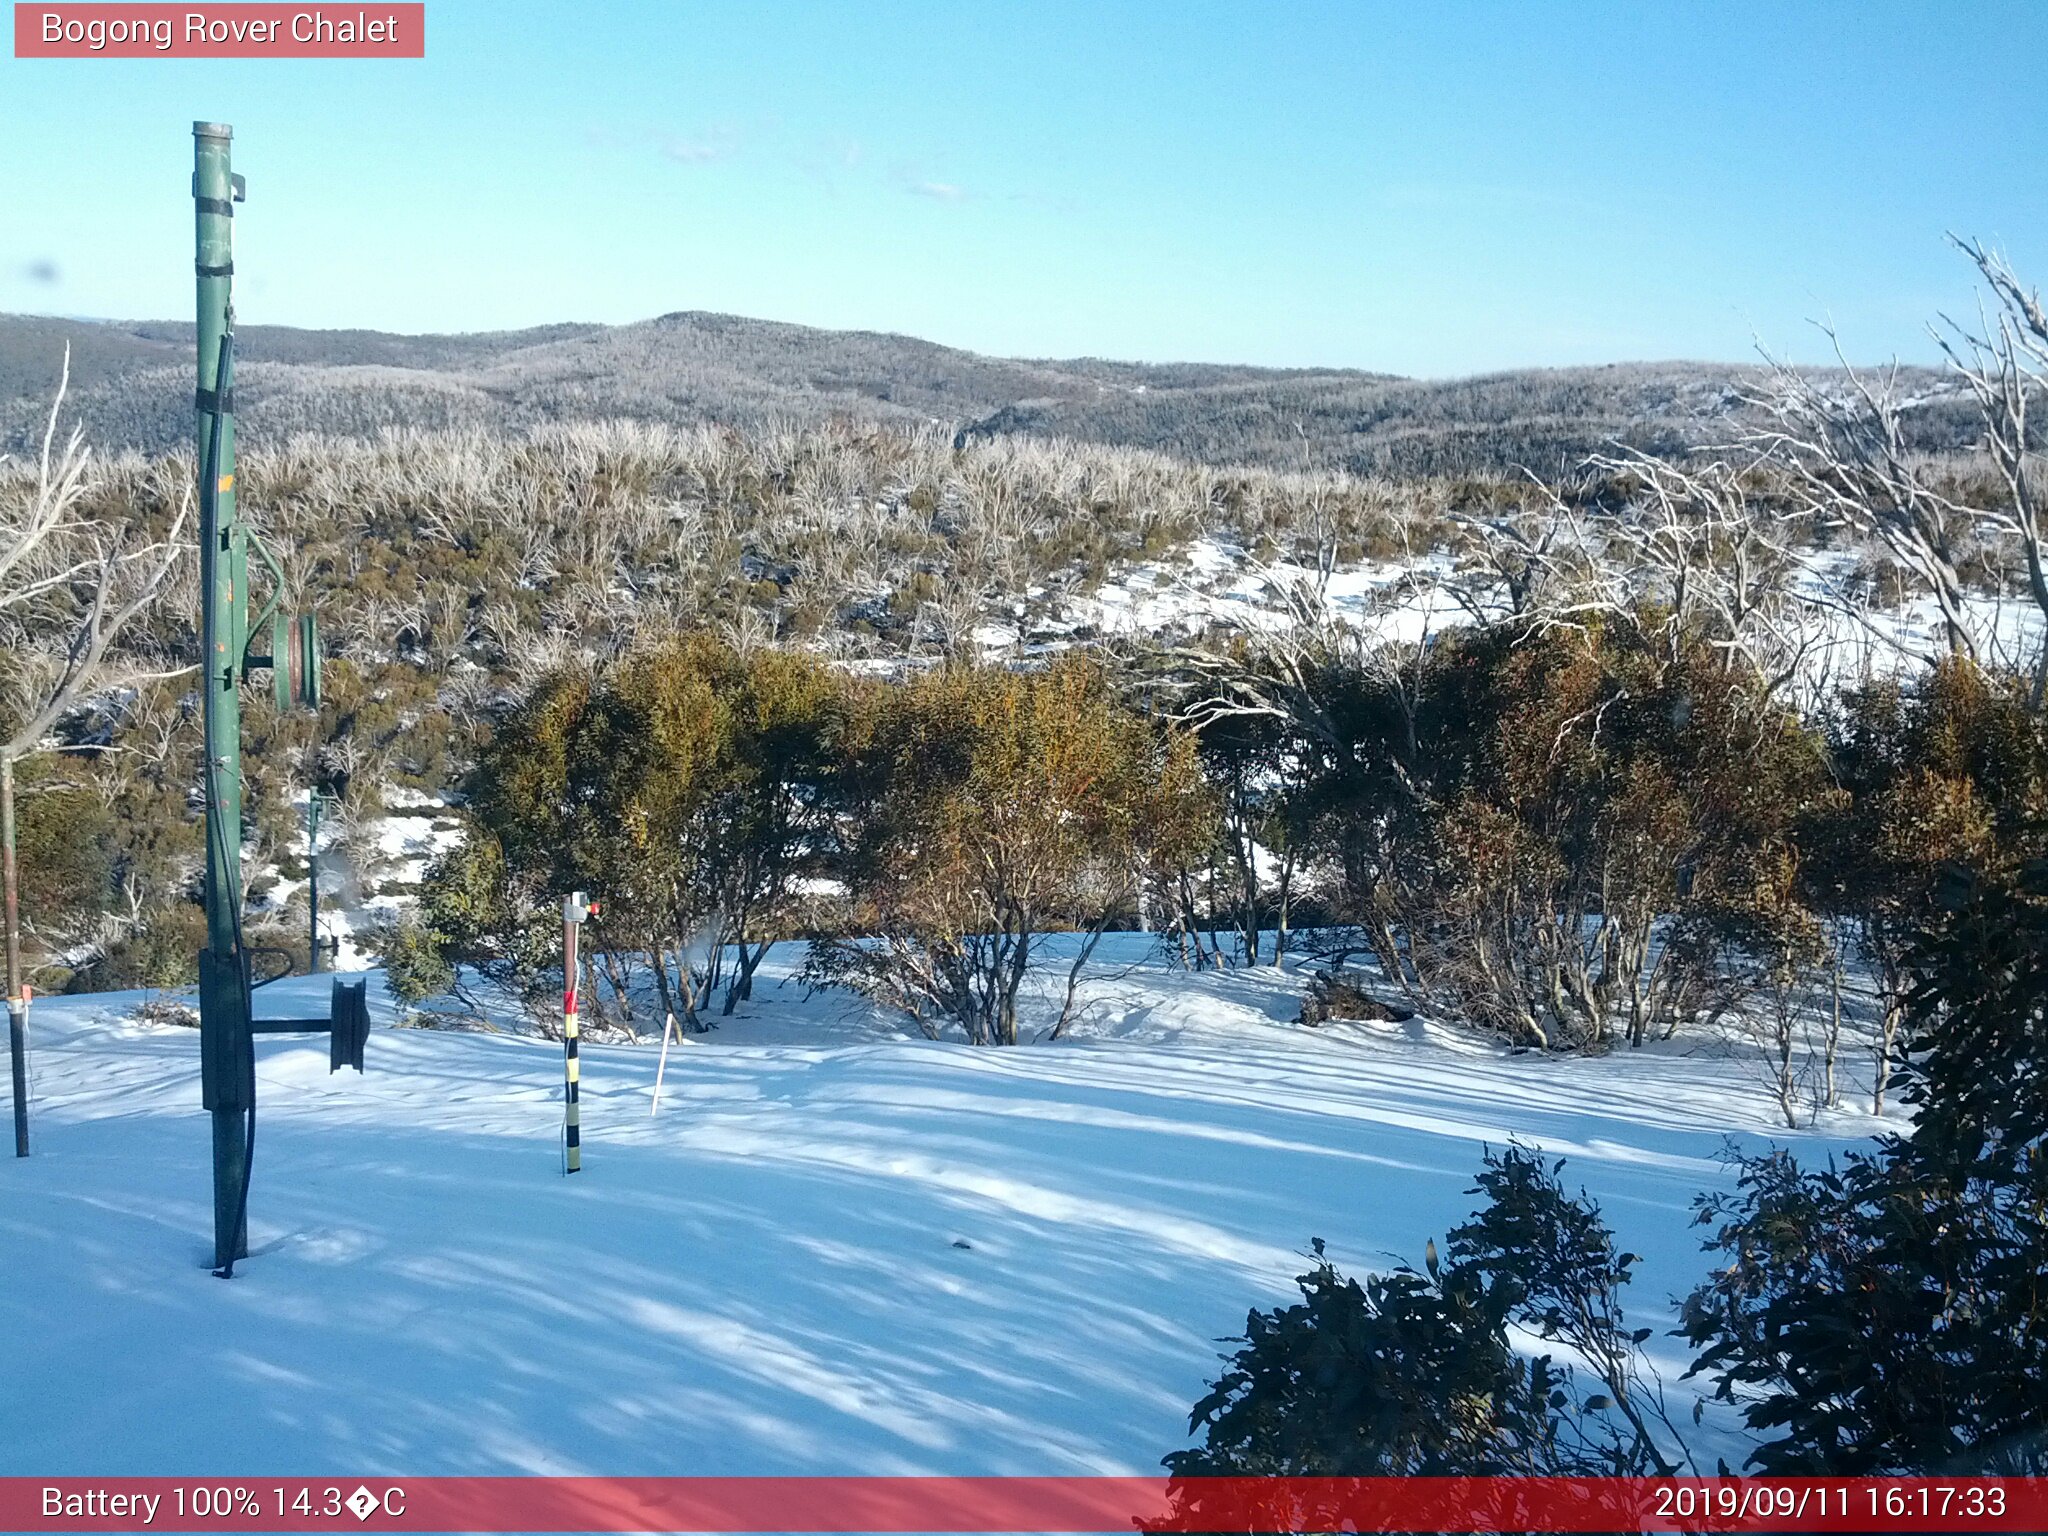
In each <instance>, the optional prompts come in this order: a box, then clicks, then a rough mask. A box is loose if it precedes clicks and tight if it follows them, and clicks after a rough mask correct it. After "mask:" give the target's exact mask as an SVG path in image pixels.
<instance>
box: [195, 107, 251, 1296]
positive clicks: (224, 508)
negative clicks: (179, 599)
mask: <svg viewBox="0 0 2048 1536" xmlns="http://www.w3.org/2000/svg"><path fill="white" fill-rule="evenodd" d="M233 137H234V131H233V130H232V129H231V128H229V127H228V126H227V125H226V124H223V123H194V124H193V125H192V138H193V175H192V198H193V207H194V214H195V219H196V226H195V227H196V250H197V264H196V273H197V278H198V321H199V327H198V329H199V373H198V384H199V388H198V394H197V397H196V404H197V407H198V413H199V424H198V433H199V474H200V487H199V489H200V507H201V510H202V516H201V519H200V523H201V526H200V552H199V565H200V569H199V582H200V613H199V632H200V638H201V643H202V645H203V647H204V651H205V674H206V684H205V693H204V706H205V727H206V762H205V764H204V765H203V766H204V768H205V772H204V774H203V775H202V777H203V779H204V781H205V785H206V832H207V837H206V948H205V950H204V951H202V952H201V954H200V957H199V1036H200V1040H199V1050H200V1065H201V1082H202V1089H203V1093H202V1097H203V1099H204V1102H205V1105H206V1108H207V1110H208V1111H209V1112H210V1113H211V1114H212V1116H213V1255H214V1267H215V1268H220V1267H222V1266H224V1265H227V1264H230V1263H232V1262H233V1261H234V1260H235V1259H238V1258H241V1257H243V1256H245V1255H246V1254H247V1253H248V1251H249V1236H248V1223H247V1220H246V1213H245V1212H244V1210H243V1189H244V1187H245V1180H246V1178H247V1173H248V1157H249V1146H248V1132H247V1126H246V1120H245V1116H246V1115H247V1113H248V1109H249V1105H250V1103H251V1101H252V1100H253V1099H254V1097H255V1090H256V1080H255V1079H256V1072H255V1051H254V1047H253V1044H252V1041H251V1036H250V1030H249V998H248V992H247V987H246V975H245V972H244V970H243V955H242V948H241V896H242V878H241V875H242V747H241V742H242V711H241V701H240V697H239V694H238V692H237V690H238V688H239V687H240V684H241V681H242V668H243V660H242V657H243V651H244V647H245V644H246V640H247V636H246V634H245V630H246V628H247V624H248V585H247V582H246V580H245V575H246V563H247V541H246V539H245V537H244V535H243V531H242V527H241V524H240V522H239V521H238V519H237V518H236V516H235V421H234V396H233V371H232V370H233V353H232V350H231V344H230V349H229V351H228V354H227V364H228V366H227V367H226V368H223V367H222V353H223V339H224V338H225V337H227V336H228V335H229V334H230V332H231V331H232V328H233V309H232V303H233V300H232V293H231V290H232V287H233V283H232V277H233V273H234V177H233V172H232V171H231V170H230V168H229V144H230V141H231V140H232V139H233ZM223 385H224V386H226V387H225V388H222V386H223Z"/></svg>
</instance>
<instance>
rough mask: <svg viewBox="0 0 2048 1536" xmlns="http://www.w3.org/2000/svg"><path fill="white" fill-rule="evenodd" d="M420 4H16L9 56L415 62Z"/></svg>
mask: <svg viewBox="0 0 2048 1536" xmlns="http://www.w3.org/2000/svg"><path fill="white" fill-rule="evenodd" d="M426 53H427V8H426V6H425V5H424V4H417V3H415V4H374V3H373V4H367V5H366V4H360V3H359V4H355V5H271V4H233V5H203V4H202V5H120V4H92V5H64V4H57V5H24V4H19V3H17V4H16V5H15V7H14V56H15V57H16V58H17V59H420V58H425V57H426Z"/></svg>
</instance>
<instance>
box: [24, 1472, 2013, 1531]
mask: <svg viewBox="0 0 2048 1536" xmlns="http://www.w3.org/2000/svg"><path fill="white" fill-rule="evenodd" d="M0 1529H4V1530H8V1531H53V1532H54V1531H492V1532H496V1531H508V1532H512V1531H517V1532H531V1531H606V1532H612V1531H634V1532H641V1531H674V1532H711V1531H734V1532H763V1531H818V1532H832V1533H838V1532H846V1533H883V1532H888V1533H896V1532H910V1531H961V1532H973V1533H993V1532H1009V1531H1047V1532H1090V1531H1107V1532H1120V1533H1144V1532H1160V1533H1182V1532H1195V1531H1276V1532H1277V1531H1338V1530H1354V1531H1359V1532H1367V1531H1473V1532H1479V1531H1546V1532H1548V1531H1558V1532H1587V1531H1699V1532H1719V1531H1730V1532H1735V1531H1743V1532H1762V1531H1781V1532H1795V1531H1863V1532H1882V1531H2043V1530H2048V1478H1968V1477H1957V1478H1877V1479H1873V1478H1699V1479H1688V1478H1672V1479H1663V1478H1654V1479H1653V1478H1541V1477H1539V1478H1228V1477H1226V1478H1192V1479H1180V1480H1176V1481H1173V1482H1170V1483H1169V1482H1168V1481H1166V1480H1165V1479H1162V1478H1139V1477H1128V1478H1126V1477H611V1478H606V1477H559V1478H528V1477H420V1478H404V1477H363V1478H355V1477H344V1478H274V1477H241V1478H229V1479H197V1478H118V1477H117V1478H78V1477H63V1478H48V1479H37V1478H26V1477H15V1478H0Z"/></svg>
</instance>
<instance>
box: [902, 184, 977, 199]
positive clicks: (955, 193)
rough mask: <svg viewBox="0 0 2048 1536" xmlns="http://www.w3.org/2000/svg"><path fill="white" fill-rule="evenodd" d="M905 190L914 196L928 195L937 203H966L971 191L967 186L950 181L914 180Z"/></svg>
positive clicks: (906, 185) (905, 186)
mask: <svg viewBox="0 0 2048 1536" xmlns="http://www.w3.org/2000/svg"><path fill="white" fill-rule="evenodd" d="M904 190H905V191H906V192H909V193H910V194H911V195H912V196H913V197H928V198H930V199H931V200H932V201H933V202H935V203H964V202H966V201H967V199H968V196H969V193H968V191H967V189H966V188H965V187H962V186H958V185H956V184H954V183H953V182H950V181H912V182H907V183H906V184H905V185H904Z"/></svg>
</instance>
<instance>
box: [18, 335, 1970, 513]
mask: <svg viewBox="0 0 2048 1536" xmlns="http://www.w3.org/2000/svg"><path fill="white" fill-rule="evenodd" d="M237 335H238V342H239V347H240V351H239V354H238V357H237V380H236V392H237V397H238V400H239V402H240V405H241V408H242V411H243V418H244V420H243V426H244V430H245V432H246V434H247V435H248V436H249V437H251V438H252V439H254V440H270V441H276V440H279V439H281V438H284V437H288V436H290V435H292V434H295V433H301V432H316V433H322V434H326V435H330V436H344V437H365V436H372V435H374V434H375V433H377V432H378V431H380V430H383V429H386V428H391V427H401V426H402V427H411V428H426V429H434V428H445V427H478V428H489V429H492V430H497V431H503V430H518V429H523V428H527V427H533V426H539V425H545V424H550V423H558V422H570V421H593V420H607V419H615V418H624V419H628V420H635V421H647V422H661V423H664V424H680V425H694V424H706V423H710V424H722V425H731V426H739V427H749V428H754V427H762V426H767V425H775V424H815V423H819V422H823V421H826V420H830V419H833V418H847V419H851V420H854V421H860V422H870V423H877V424H886V423H894V424H899V425H912V424H915V425H937V426H940V427H943V428H944V429H945V430H947V431H949V432H954V433H958V434H961V435H963V436H972V437H997V436H1016V435H1025V436H1059V437H1068V438H1073V439H1076V440H1079V441H1082V442H1094V443H1104V444H1114V445H1119V446H1128V447H1138V448H1154V449H1159V450H1161V451H1164V452H1168V453H1173V454H1176V455H1178V456H1181V457H1184V458H1190V459H1194V460H1198V461H1201V462H1205V463H1210V464H1249V465H1262V466H1266V467H1269V468H1280V469H1312V470H1347V471H1350V472H1352V473H1360V474H1368V473H1369V474H1398V475H1455V474H1462V473H1468V472H1473V471H1489V470H1520V469H1528V470H1531V471H1533V472H1535V473H1537V474H1540V475H1543V476H1545V477H1549V476H1552V475H1554V474H1555V473H1557V472H1558V471H1559V470H1560V469H1562V468H1564V467H1566V466H1568V465H1569V464H1571V463H1574V462H1576V461H1577V460H1578V459H1581V458H1583V457H1584V456H1585V455H1587V454H1588V453H1592V452H1595V451H1599V450H1601V449H1603V448H1607V447H1611V446H1613V445H1615V444H1626V445H1628V446H1631V447H1635V448H1640V449H1643V450H1645V451H1649V452H1656V453H1673V452H1680V451H1683V450H1685V449H1687V448H1689V447H1691V446H1693V445H1695V444H1699V443H1703V442H1722V441H1726V440H1728V439H1729V438H1730V437H1731V436H1733V435H1735V434H1736V433H1737V432H1739V431H1740V430H1742V429H1743V428H1745V427H1750V426H1754V425H1755V424H1756V422H1757V420H1758V417H1757V414H1756V413H1755V412H1754V411H1753V410H1750V409H1748V408H1746V407H1745V406H1744V404H1743V401H1744V398H1745V396H1746V395H1748V394H1749V393H1751V392H1752V391H1754V389H1755V388H1756V387H1757V385H1758V383H1759V380H1760V378H1761V376H1762V375H1761V373H1760V371H1759V370H1758V369H1756V368H1753V367H1748V366H1716V365H1708V364H1693V363H1626V364H1616V365H1613V366H1609V367H1599V368H1567V369H1532V370H1525V371H1522V372H1516V373H1502V374H1493V375H1488V376H1485V377H1480V378H1472V379H1458V380H1448V381H1439V380H1422V379H1402V378H1396V377H1393V376H1391V375H1387V374H1376V373H1368V372H1360V371H1356V370H1349V369H1269V368H1251V367H1241V366H1234V365H1221V364H1207V363H1176V364H1147V363H1120V362H1110V361H1103V360H1101V359H1096V358H1081V359H1072V360H1064V361H1053V360H1029V359H1013V358H991V357H982V356H979V355H977V354H975V353H972V352H965V351H961V350H958V349H957V348H952V347H943V346H938V345H935V344H933V343H931V342H925V341H918V340H915V339H913V338H910V337H905V336H888V335H880V334H876V333H873V332H866V331H821V330H814V329H811V328H808V327H805V326H798V325H782V324H777V323H774V322H771V321H765V320H748V319H742V318H739V317H737V316H732V315H712V314H697V313H683V314H672V315H664V316H662V317H661V318H659V319H656V320H648V321H643V322H640V323H637V324H633V325H620V326H603V325H575V324H565V325H554V326H546V327H542V328H540V329H536V330H526V331H508V332H495V333H484V334H478V335H464V336H396V335H387V334H384V333H382V332H376V331H301V330H293V329H290V328H288V327H280V326H264V325H249V326H246V327H244V328H243V329H242V330H240V331H239V332H238V333H237ZM67 342H68V343H69V344H70V345H71V347H72V354H73V373H74V378H75V381H76V386H77V388H76V392H75V394H74V397H73V402H72V405H73V409H74V411H75V412H76V413H77V417H78V419H79V420H80V421H81V422H83V423H84V425H85V427H86V431H87V433H88V435H89V436H90V437H91V438H92V440H93V441H94V442H95V443H97V444H99V445H101V447H102V449H103V450H105V451H111V450H115V449H120V448H139V449H142V450H144V451H148V452H157V451H162V450H164V449H168V448H172V447H176V446H178V445H181V444H182V443H184V442H185V440H186V438H187V436H188V434H189V432H190V420H189V417H190V411H189V409H188V400H189V396H190V393H191V383H190V378H189V375H190V363H189V357H190V352H191V344H192V343H191V327H190V326H189V325H180V324H169V323H164V324H158V323H147V324H126V323H122V324H114V323H101V322H88V321H65V320H55V319H49V318H44V317H38V316H20V315H17V316H0V449H10V450H12V451H16V452H19V451H21V450H22V449H24V448H26V447H28V446H29V445H30V443H31V442H32V440H33V438H34V436H35V434H36V433H37V432H38V431H39V430H40V427H41V423H42V413H43V410H44V408H45V406H46V404H47V401H48V394H49V390H50V388H51V386H52V383H53V381H54V380H55V378H56V374H57V370H58V368H59V366H60V363H61V359H62V354H63V348H64V346H65V344H66V343H67ZM1902 384H1903V386H1904V387H1905V390H1906V392H1907V393H1908V394H1909V395H1911V396H1913V397H1915V398H1916V399H1917V400H1918V402H1919V403H1918V405H1917V406H1916V409H1915V411H1914V413H1913V417H1912V421H1911V428H1912V431H1913V433H1914V435H1915V440H1916V442H1918V443H1919V444H1920V445H1921V446H1925V447H1929V448H1941V449H1945V448H1954V447H1959V446H1962V445H1963V444H1965V443H1967V442H1968V441H1969V440H1970V439H1969V431H1970V427H1969V420H1968V415H1967V412H1965V411H1962V410H1961V409H1960V402H1959V401H1957V400H1955V399H1954V398H1953V396H1952V393H1951V392H1950V389H1949V387H1948V386H1946V385H1944V384H1943V382H1942V381H1941V380H1940V379H1939V377H1938V376H1937V375H1934V374H1931V373H1926V372H1924V371H1921V372H1913V373H1909V374H1907V375H1906V376H1905V377H1904V378H1903V379H1902Z"/></svg>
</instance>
